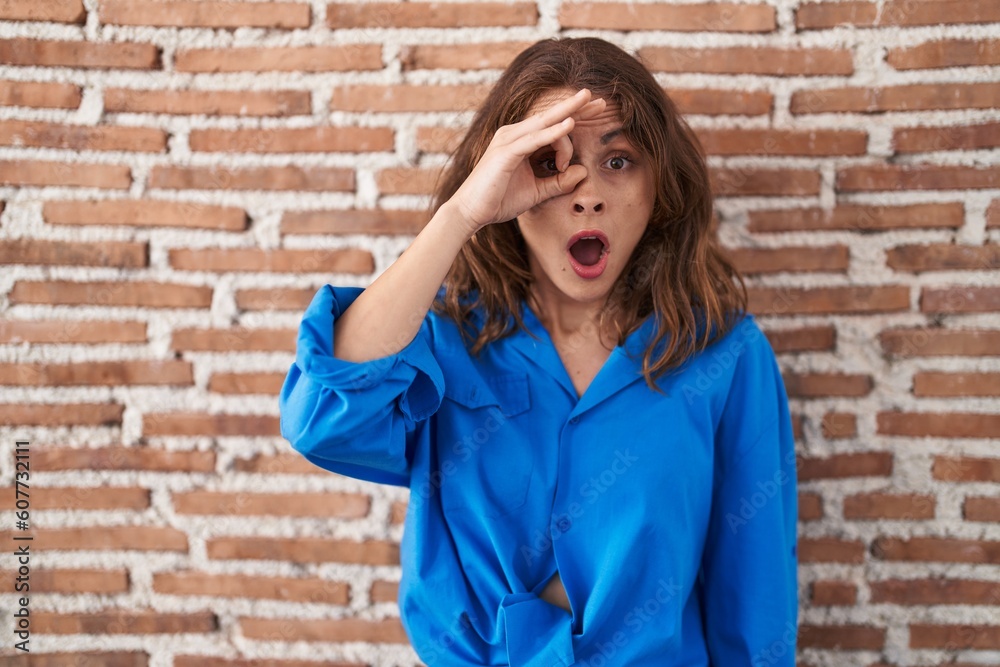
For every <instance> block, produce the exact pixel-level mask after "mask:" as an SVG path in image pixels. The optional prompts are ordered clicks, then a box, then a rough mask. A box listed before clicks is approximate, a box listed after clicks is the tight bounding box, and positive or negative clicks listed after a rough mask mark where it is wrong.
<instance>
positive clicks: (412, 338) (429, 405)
mask: <svg viewBox="0 0 1000 667" xmlns="http://www.w3.org/2000/svg"><path fill="white" fill-rule="evenodd" d="M588 100H589V92H587V91H582V93H581V94H578V95H575V96H573V97H571V98H569V99H568V100H565V101H563V102H561V103H559V104H557V105H554V106H553V107H551V108H549V109H548V110H546V111H545V112H544V113H542V114H537V115H534V116H531V117H530V118H528V119H525V120H524V121H521V122H520V123H515V124H513V125H507V126H504V127H502V128H501V129H500V130H499V131H497V133H496V135H495V136H494V137H493V140H492V141H491V143H490V145H489V147H488V148H487V150H486V152H485V154H484V155H483V157H482V159H480V161H479V163H478V164H477V165H476V168H475V169H474V170H473V173H472V174H470V175H469V177H468V178H467V179H466V180H465V182H464V183H463V184H462V186H461V187H460V188H459V190H458V191H457V192H456V193H455V195H454V196H452V198H451V199H449V200H448V201H447V202H445V204H444V205H442V206H441V207H439V209H438V211H437V212H436V213H435V215H434V216H433V217H432V218H431V220H430V221H429V222H428V224H427V225H426V226H425V227H424V229H423V230H421V232H420V233H419V234H418V235H417V238H416V239H415V240H414V241H413V243H412V244H411V245H410V247H409V248H407V249H406V251H405V252H404V253H403V254H402V255H401V256H400V257H399V258H398V259H397V260H396V261H395V262H394V263H393V264H392V266H390V267H389V268H388V269H386V270H385V271H384V272H383V273H382V275H380V276H379V277H378V278H377V279H376V280H375V281H374V282H373V283H372V284H371V285H370V286H369V287H367V288H364V289H363V290H362V289H361V288H335V287H332V286H330V285H326V286H324V287H323V288H321V289H320V291H319V292H317V294H316V296H315V297H314V298H313V301H312V303H311V304H310V305H309V308H308V309H307V310H306V313H305V315H304V317H303V319H302V324H301V326H300V327H299V336H298V341H297V345H296V360H295V363H294V364H292V366H291V368H290V369H289V371H288V375H287V376H286V378H285V382H284V384H283V385H282V388H281V393H280V396H279V411H280V426H281V435H282V436H283V437H284V438H285V439H287V440H288V441H289V442H290V443H291V444H292V447H293V448H294V449H296V450H297V451H298V452H300V453H301V454H302V455H303V456H305V457H306V458H307V459H308V460H310V461H312V462H313V463H315V464H316V465H319V466H321V467H323V468H325V469H327V470H330V471H332V472H336V473H340V474H344V475H348V476H350V477H356V478H359V479H364V480H368V481H374V482H379V483H388V484H397V485H401V486H406V485H407V484H408V483H409V475H410V464H411V462H412V457H413V447H414V437H415V436H414V433H415V431H416V430H417V428H418V425H419V422H422V421H423V420H425V419H427V418H428V417H429V416H430V415H432V414H434V413H435V412H436V411H437V409H438V407H439V406H440V403H441V400H442V397H443V393H444V377H443V374H442V372H441V368H440V366H439V364H438V361H437V359H436V358H435V357H434V354H433V351H432V345H431V343H430V342H429V340H430V335H429V334H430V330H429V327H428V325H427V319H426V316H427V312H428V311H429V309H430V306H431V303H432V302H433V300H434V298H435V296H436V295H437V292H438V291H439V289H440V286H441V283H442V282H443V281H444V278H445V276H446V275H447V272H448V270H449V268H450V267H451V265H452V263H453V262H454V260H455V257H456V256H457V255H458V252H459V251H460V249H461V247H462V245H463V244H464V243H465V242H466V241H468V240H469V239H470V238H471V237H472V235H473V234H475V232H476V231H477V230H479V229H480V228H481V227H483V226H485V225H487V224H491V223H495V222H501V221H504V220H510V219H512V218H514V217H516V216H517V215H519V214H520V213H522V212H523V211H526V210H527V209H529V208H531V207H532V206H535V205H536V204H537V203H539V202H541V201H543V200H545V199H548V198H550V197H553V196H556V195H557V194H560V193H565V192H569V191H571V190H572V189H573V188H574V187H576V184H577V183H579V181H581V180H582V179H583V177H584V176H586V169H585V168H584V167H582V166H580V165H573V166H569V162H570V158H571V157H572V145H571V144H570V141H569V139H568V138H567V135H568V133H569V131H570V130H571V129H572V127H573V122H574V121H573V118H572V115H573V114H576V115H577V116H578V117H582V118H585V117H588V115H592V114H597V113H600V112H601V111H602V110H603V108H604V102H603V100H594V101H592V102H589V103H588ZM585 107H586V108H585ZM548 145H552V146H554V147H555V149H556V162H557V166H559V167H560V173H559V174H558V175H555V176H552V177H550V178H544V179H540V178H536V177H535V176H534V173H533V171H532V169H531V166H530V165H529V164H528V160H527V158H528V157H529V156H530V155H532V154H533V153H535V152H536V151H538V150H539V149H540V148H543V147H545V146H548ZM422 327H423V328H424V329H425V330H426V332H425V333H423V334H422V333H421V328H422Z"/></svg>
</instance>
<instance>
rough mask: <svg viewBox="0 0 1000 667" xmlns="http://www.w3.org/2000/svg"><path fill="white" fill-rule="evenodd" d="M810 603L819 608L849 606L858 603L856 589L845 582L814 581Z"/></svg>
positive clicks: (853, 585)
mask: <svg viewBox="0 0 1000 667" xmlns="http://www.w3.org/2000/svg"><path fill="white" fill-rule="evenodd" d="M811 592H812V596H811V597H812V600H811V601H812V603H813V604H814V605H817V606H821V607H831V606H845V605H846V606H851V605H854V604H856V603H857V601H858V587H857V586H856V585H855V584H852V583H850V582H847V581H814V582H813V583H812V586H811Z"/></svg>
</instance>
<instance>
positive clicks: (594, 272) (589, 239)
mask: <svg viewBox="0 0 1000 667" xmlns="http://www.w3.org/2000/svg"><path fill="white" fill-rule="evenodd" d="M610 248H611V246H610V244H609V243H608V237H607V235H606V234H604V232H602V231H600V230H594V229H586V230H583V231H580V232H577V233H576V234H574V235H573V237H572V238H571V239H570V240H569V243H568V244H567V245H566V251H567V253H569V256H570V263H571V264H572V265H573V269H574V270H575V271H576V273H577V274H578V275H580V277H581V278H596V277H597V276H599V275H601V273H603V272H604V267H605V266H607V257H608V251H609V250H610Z"/></svg>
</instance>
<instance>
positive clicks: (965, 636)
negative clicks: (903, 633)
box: [910, 623, 1000, 651]
mask: <svg viewBox="0 0 1000 667" xmlns="http://www.w3.org/2000/svg"><path fill="white" fill-rule="evenodd" d="M910 648H943V649H948V650H949V651H954V650H956V649H980V650H993V651H996V650H1000V625H979V624H971V623H969V624H962V625H934V624H930V623H911V624H910Z"/></svg>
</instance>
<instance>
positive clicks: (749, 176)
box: [709, 166, 820, 197]
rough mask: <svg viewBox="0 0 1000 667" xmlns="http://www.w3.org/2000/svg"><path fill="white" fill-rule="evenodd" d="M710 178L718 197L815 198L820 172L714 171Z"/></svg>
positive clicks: (751, 167) (757, 169) (718, 169)
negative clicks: (783, 196)
mask: <svg viewBox="0 0 1000 667" xmlns="http://www.w3.org/2000/svg"><path fill="white" fill-rule="evenodd" d="M709 177H710V180H711V184H712V192H713V193H714V194H715V195H716V196H720V197H749V196H763V197H767V196H779V195H789V196H793V195H794V196H801V195H818V194H819V189H820V175H819V172H817V171H812V170H807V169H762V168H758V167H754V166H746V167H713V168H710V169H709Z"/></svg>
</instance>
